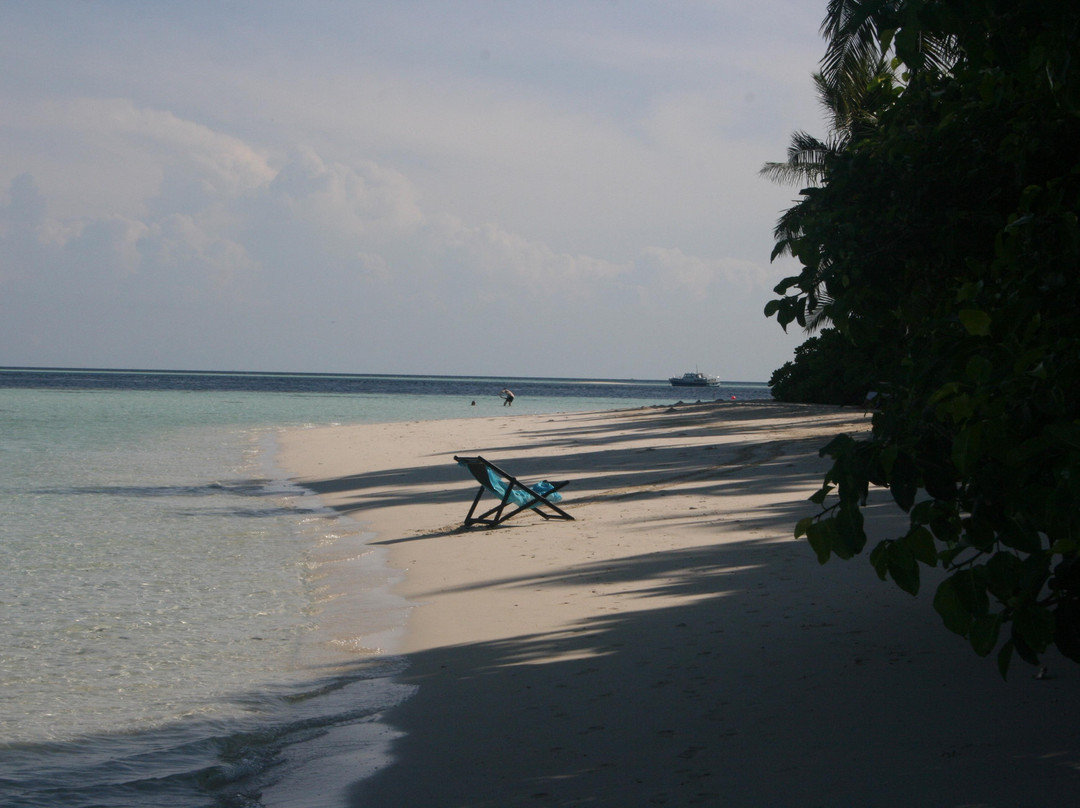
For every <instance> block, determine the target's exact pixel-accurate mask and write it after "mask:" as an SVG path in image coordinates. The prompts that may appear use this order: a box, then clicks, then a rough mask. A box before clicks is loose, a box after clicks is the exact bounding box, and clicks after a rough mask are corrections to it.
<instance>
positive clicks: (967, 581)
mask: <svg viewBox="0 0 1080 808" xmlns="http://www.w3.org/2000/svg"><path fill="white" fill-rule="evenodd" d="M853 4H854V5H858V6H859V9H860V11H861V12H862V13H863V15H864V17H865V18H866V19H868V20H870V22H871V25H870V28H872V30H873V32H874V35H875V36H876V37H878V39H879V41H880V42H881V44H882V45H890V44H891V45H893V46H894V47H895V50H896V55H897V59H898V64H900V65H903V66H904V67H905V68H906V69H907V70H908V73H907V74H906V75H905V80H906V84H905V85H903V86H902V87H901V86H898V88H897V89H896V90H895V92H893V93H892V95H891V98H890V99H889V100H888V101H887V102H885V103H882V104H881V106H880V108H878V109H875V110H873V113H874V115H873V117H874V120H875V126H874V127H872V128H870V129H868V130H867V131H864V132H862V133H861V134H860V136H859V137H858V138H855V139H853V140H852V141H851V142H850V143H848V144H847V145H846V146H845V148H844V149H843V150H841V151H839V152H837V153H836V154H834V155H831V156H830V158H829V162H828V165H827V166H826V168H825V171H824V174H823V180H822V182H821V184H820V186H819V187H815V188H810V189H807V190H805V191H804V192H803V193H802V197H801V199H800V201H799V202H798V203H797V205H796V206H795V208H793V209H792V211H789V212H788V214H785V215H786V216H788V217H791V216H792V214H793V211H794V212H795V214H797V216H796V219H797V221H798V225H799V226H798V228H796V229H792V230H791V232H792V233H794V236H793V237H792V238H791V239H789V242H788V243H787V244H785V245H784V247H785V249H789V250H790V251H791V253H792V254H793V255H794V256H795V257H796V258H797V259H798V260H799V261H800V263H801V264H802V267H803V269H802V272H801V273H800V275H798V276H795V277H791V278H787V279H785V280H784V281H783V282H781V283H780V284H779V285H778V286H777V288H776V292H777V294H778V295H780V296H781V297H780V298H778V299H777V300H774V301H772V302H770V304H769V306H768V307H767V308H766V312H767V314H770V315H776V316H777V318H778V320H779V321H780V323H781V324H782V325H785V326H786V325H787V324H789V323H791V322H799V323H802V322H804V321H805V320H806V319H807V318H808V317H809V316H812V315H815V314H817V313H818V312H816V309H819V308H820V307H821V306H822V303H821V301H823V300H824V301H826V304H825V305H826V307H827V315H828V317H829V319H830V320H831V321H832V323H833V324H834V326H835V327H836V329H837V331H838V332H839V334H841V335H843V336H844V337H845V338H846V339H847V340H848V342H849V343H850V345H851V346H862V348H863V350H864V351H865V349H866V346H869V345H874V346H877V350H876V351H874V352H873V357H874V365H875V367H874V372H875V373H876V374H877V378H878V379H879V380H880V382H881V383H882V384H883V385H885V386H886V387H887V389H888V392H889V396H888V398H887V399H886V401H885V403H884V406H883V407H882V408H881V410H880V411H878V412H877V413H876V414H875V416H874V420H873V436H872V438H871V439H870V440H867V441H857V440H853V439H851V438H849V437H846V436H841V437H839V438H837V439H836V440H834V441H833V442H832V443H830V444H829V446H827V447H826V448H825V449H824V450H823V454H827V455H828V456H830V457H831V458H832V459H833V466H832V468H831V470H830V471H829V473H828V475H827V476H826V480H825V484H824V485H823V487H822V489H821V491H820V492H819V493H818V494H817V495H816V496H815V501H817V502H818V503H819V504H820V505H821V506H822V512H821V513H820V514H819V515H818V516H816V517H813V518H809V519H805V520H803V521H802V522H800V524H799V525H798V527H797V528H796V532H797V535H800V536H801V535H805V536H807V538H808V539H809V541H810V543H811V545H812V546H813V548H814V550H815V551H816V552H817V554H818V557H819V559H821V560H822V561H823V562H824V561H825V560H827V559H828V558H829V557H830V556H832V555H837V556H839V557H841V558H850V557H852V556H853V555H855V554H857V553H859V552H860V551H862V550H863V548H864V546H865V543H866V536H865V533H864V531H863V528H862V513H861V507H862V505H863V504H865V497H866V494H867V491H868V488H869V486H870V485H871V484H873V485H884V486H887V487H888V488H889V489H890V491H891V493H892V495H893V499H894V500H895V502H896V505H897V506H898V507H900V508H901V509H902V510H904V511H905V512H906V513H908V514H909V515H910V525H909V529H908V530H907V532H906V533H905V534H904V535H902V536H898V537H896V538H894V539H889V540H886V541H883V542H881V543H880V544H878V545H877V546H876V547H875V548H874V549H873V551H872V552H871V554H870V561H871V562H872V564H873V566H874V568H875V570H876V571H877V573H878V574H879V575H880V576H881V577H882V578H883V579H884V578H892V580H893V581H894V582H895V583H896V584H898V585H899V586H900V587H901V588H903V589H905V590H907V591H909V592H912V593H915V592H917V591H918V589H919V581H920V576H919V568H920V565H923V564H925V565H929V566H936V565H938V564H942V565H944V567H945V568H946V570H947V571H948V577H947V578H946V579H945V581H944V583H942V584H941V585H940V587H939V588H938V590H937V594H936V596H935V599H934V605H935V607H936V608H937V610H938V611H939V613H940V614H941V616H942V618H943V620H944V622H945V625H946V626H947V627H948V628H950V629H951V630H953V631H955V632H957V633H958V634H961V635H963V636H964V637H966V638H967V639H968V640H969V641H970V643H971V645H972V646H973V648H974V649H975V651H976V652H978V653H980V654H989V653H991V652H992V651H994V650H995V649H997V651H998V663H999V666H1000V668H1001V671H1002V673H1003V674H1004V673H1005V672H1006V671H1007V669H1008V666H1009V663H1010V660H1011V658H1012V656H1013V654H1014V653H1015V654H1018V655H1019V656H1020V657H1021V658H1023V659H1024V660H1026V661H1028V662H1031V663H1035V662H1037V661H1038V659H1039V655H1040V654H1041V653H1042V652H1044V651H1045V650H1046V649H1047V648H1048V647H1049V646H1050V645H1056V646H1057V647H1058V649H1059V650H1060V651H1061V652H1062V653H1064V654H1065V655H1066V656H1068V657H1070V658H1072V659H1074V660H1077V661H1080V552H1078V549H1080V405H1078V396H1080V318H1078V312H1080V308H1078V306H1080V282H1078V281H1080V227H1078V220H1077V212H1078V210H1080V157H1078V151H1077V144H1078V143H1080V76H1078V75H1077V70H1078V69H1080V60H1077V58H1076V57H1077V56H1078V55H1080V54H1078V53H1077V45H1076V43H1077V41H1078V35H1080V7H1077V6H1076V5H1075V4H1071V3H1060V2H1049V0H1032V2H1025V3H1016V2H1007V0H978V1H977V0H907V2H905V1H904V0H889V2H878V3H875V2H860V3H853ZM845 5H851V4H850V3H849V4H845V3H843V2H839V0H837V2H834V3H833V4H831V5H830V11H832V10H833V7H834V6H836V7H843V6H845ZM928 42H933V43H938V45H939V46H940V47H938V48H937V49H936V50H935V53H938V54H951V57H952V59H953V61H952V62H949V63H947V64H944V65H943V64H941V63H940V60H938V61H936V62H935V63H934V64H932V65H931V64H928V63H927V60H926V58H925V53H926V43H928ZM942 58H944V56H943V57H942ZM836 357H837V360H836V361H840V362H847V361H851V359H850V358H849V357H847V356H846V355H845V354H843V351H842V349H839V348H837V349H836ZM819 361H823V362H826V363H827V360H819ZM796 364H797V363H796ZM774 378H775V377H774Z"/></svg>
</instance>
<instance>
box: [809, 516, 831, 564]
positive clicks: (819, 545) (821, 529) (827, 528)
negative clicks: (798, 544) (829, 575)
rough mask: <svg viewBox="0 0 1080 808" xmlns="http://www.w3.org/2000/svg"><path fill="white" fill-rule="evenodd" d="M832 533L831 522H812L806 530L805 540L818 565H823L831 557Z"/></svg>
mask: <svg viewBox="0 0 1080 808" xmlns="http://www.w3.org/2000/svg"><path fill="white" fill-rule="evenodd" d="M832 532H833V530H832V521H831V520H826V521H821V522H814V523H813V524H812V525H809V526H808V527H807V528H806V538H807V540H808V541H809V542H810V546H811V547H812V548H813V550H814V553H815V554H817V560H818V563H819V564H824V563H825V562H826V561H828V560H829V556H830V555H832Z"/></svg>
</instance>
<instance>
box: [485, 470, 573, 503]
mask: <svg viewBox="0 0 1080 808" xmlns="http://www.w3.org/2000/svg"><path fill="white" fill-rule="evenodd" d="M487 474H488V480H490V481H491V490H492V491H495V492H496V493H497V494H498V495H499V496H500V497H504V496H506V481H505V480H503V478H502V477H500V476H499V475H498V474H497V473H496V472H494V471H492V470H491V469H488V470H487ZM529 487H530V488H531V489H532V490H533V493H534V494H538V495H540V496H542V497H544V498H546V499H547V500H548V501H550V502H558V501H559V500H561V499H562V494H560V493H559V492H558V491H553V490H552V489H553V488H554V487H555V486H553V485H552V484H551V483H549V482H548V481H547V480H542V481H541V482H538V483H536V485H531V486H529ZM531 499H532V497H530V496H529V495H528V494H527V493H525V492H524V491H522V490H521V489H520V488H515V489H514V490H513V491H511V492H510V502H514V503H516V504H518V505H525V504H526V503H528V502H529V500H531ZM533 504H536V503H533Z"/></svg>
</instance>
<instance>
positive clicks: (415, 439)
mask: <svg viewBox="0 0 1080 808" xmlns="http://www.w3.org/2000/svg"><path fill="white" fill-rule="evenodd" d="M867 428H868V419H867V418H866V417H865V416H864V415H863V414H862V413H861V412H858V411H856V410H851V409H841V408H827V407H806V406H794V405H784V404H779V403H774V402H749V403H741V402H719V403H710V404H696V405H693V404H690V405H681V406H676V407H670V408H650V409H643V410H633V411H623V412H613V413H598V414H597V413H593V414H589V413H583V414H568V415H545V416H531V415H530V416H513V415H505V416H499V417H491V418H473V419H466V420H454V421H428V422H412V423H397V424H379V425H358V426H341V427H328V428H318V429H308V430H298V431H293V432H289V433H287V434H285V435H284V436H283V437H282V440H281V458H280V463H281V465H282V466H283V467H284V468H285V469H287V470H288V472H289V473H290V474H291V475H293V479H294V480H295V481H296V482H298V483H300V484H302V485H304V486H305V487H308V488H310V489H312V490H314V491H315V492H317V493H318V494H319V495H320V497H321V498H322V500H323V501H324V502H325V503H326V504H328V505H330V506H331V507H333V508H334V509H336V510H338V511H339V512H340V513H341V514H343V515H347V516H349V517H352V518H355V519H358V520H361V521H362V522H363V523H364V524H365V525H366V526H368V527H369V528H370V529H371V530H372V531H374V533H375V536H376V537H375V539H374V540H373V543H375V544H378V545H379V546H382V547H386V548H388V551H389V562H390V564H391V565H392V566H393V567H395V568H397V569H400V570H402V571H403V579H402V582H401V584H400V585H399V587H398V590H397V591H398V593H399V594H401V595H402V596H404V597H405V598H407V599H408V600H409V601H410V602H412V603H413V604H415V605H414V607H413V608H412V610H411V613H410V617H409V622H408V625H407V629H406V632H405V635H404V637H403V639H402V641H401V647H399V648H393V649H387V650H389V651H393V652H399V653H402V654H404V655H406V656H407V657H408V660H409V668H408V670H407V672H406V674H405V676H404V678H405V680H406V681H407V682H409V683H410V684H413V685H416V686H417V691H416V694H415V695H414V696H413V697H412V698H410V699H409V700H408V701H406V702H404V703H403V704H402V705H400V706H399V707H397V708H395V709H393V710H392V711H390V712H388V713H387V714H386V715H385V716H384V720H385V721H386V722H387V723H388V724H389V725H391V726H393V727H394V728H396V729H398V730H400V731H402V733H403V734H402V735H401V736H400V738H399V739H398V740H396V741H395V743H394V748H393V755H394V759H395V761H394V763H393V764H392V765H390V766H389V767H387V768H385V769H383V770H382V771H381V772H380V773H378V774H377V775H375V776H374V777H373V778H370V779H368V780H364V781H361V782H358V783H356V784H355V785H354V786H353V787H352V788H351V789H350V793H349V794H348V795H347V802H348V804H350V805H352V806H356V808H402V807H403V806H409V807H410V808H414V807H415V808H428V807H430V808H465V807H466V806H469V807H470V808H479V807H480V806H484V807H485V808H486V807H488V806H490V807H491V808H496V807H498V808H506V807H507V806H524V805H528V806H620V807H625V806H653V805H666V806H688V805H723V806H836V807H837V808H839V807H840V806H905V807H907V806H1000V807H1001V808H1005V807H1006V806H1009V807H1010V808H1015V807H1016V806H1060V805H1062V804H1072V801H1073V800H1074V799H1075V798H1076V795H1077V794H1078V793H1080V687H1078V685H1080V668H1078V667H1077V666H1076V665H1074V664H1072V663H1067V662H1064V661H1062V660H1061V659H1060V658H1059V657H1056V656H1054V655H1048V657H1047V659H1046V664H1047V666H1048V673H1049V675H1048V676H1047V677H1045V678H1039V679H1036V678H1034V676H1033V674H1034V673H1035V671H1034V670H1033V669H1032V668H1030V667H1029V666H1027V665H1025V664H1024V663H1022V662H1019V661H1017V662H1015V663H1014V666H1013V670H1012V672H1011V674H1010V677H1009V680H1008V681H1007V682H1006V681H1002V679H1001V677H1000V676H999V674H998V673H997V669H996V665H995V663H994V662H993V660H992V659H980V658H978V657H976V656H975V655H974V654H973V653H972V652H971V650H970V648H968V647H967V646H966V644H965V643H964V641H963V640H961V639H960V638H958V637H956V636H954V635H952V634H950V633H949V632H947V631H946V630H945V629H944V627H943V626H942V625H941V622H940V620H939V618H938V617H937V615H936V614H935V613H934V611H933V608H932V605H931V600H932V596H933V588H934V579H933V576H932V575H931V576H925V577H924V584H923V592H922V593H921V594H920V595H919V596H918V597H916V598H912V597H911V596H909V595H907V594H905V593H903V592H901V591H900V590H899V589H898V588H897V587H896V586H895V585H894V584H892V583H891V582H888V583H883V582H881V581H879V580H878V579H877V577H876V576H875V575H874V573H873V571H872V569H871V568H870V565H869V562H868V560H867V558H866V557H865V556H864V557H862V558H856V559H855V560H853V561H851V562H840V561H833V562H830V563H829V564H827V565H824V566H821V565H819V564H818V563H817V560H816V558H815V557H814V554H813V552H812V551H811V550H810V548H809V546H808V545H807V544H806V543H805V542H803V541H796V540H795V539H794V538H793V537H792V529H793V526H794V524H795V522H796V521H797V520H798V519H799V518H800V517H801V516H805V515H809V514H811V513H813V512H814V506H813V505H811V504H810V503H809V502H807V497H808V496H809V495H810V494H811V493H813V492H814V491H815V490H816V489H817V487H818V485H819V483H820V480H821V476H822V474H823V472H824V470H825V468H826V467H827V461H825V460H822V459H821V458H819V457H818V449H819V448H820V447H821V446H822V445H823V444H824V443H825V442H826V441H827V439H828V438H829V437H830V436H832V435H834V434H837V433H839V432H842V431H848V432H857V431H861V430H865V429H867ZM455 454H480V455H483V456H485V457H487V458H488V459H490V460H492V461H493V462H495V463H498V464H499V465H500V466H502V467H503V468H505V469H507V470H508V471H510V472H511V473H513V474H515V475H517V476H518V477H521V478H523V479H525V480H527V481H530V482H533V481H536V480H539V479H544V478H547V479H552V480H569V481H570V482H569V485H568V486H567V487H566V488H565V489H564V491H563V493H564V500H563V503H562V504H563V506H564V507H565V508H566V510H567V511H568V512H569V513H571V514H572V515H573V516H574V517H575V521H569V522H568V521H544V520H542V519H540V518H539V517H537V516H535V515H534V514H522V515H519V516H517V517H515V518H514V519H512V520H510V521H509V522H507V523H505V524H504V525H503V526H500V527H498V528H495V529H490V530H489V529H475V528H474V529H471V530H463V529H461V523H462V520H463V518H464V516H465V514H466V512H467V511H468V508H469V505H470V504H471V502H472V498H473V495H474V492H475V490H476V488H477V486H476V483H475V482H473V481H472V479H471V478H470V477H469V476H468V475H467V474H466V473H465V472H464V471H463V470H462V469H461V468H460V467H458V466H457V464H455V463H454V461H453V455H455ZM868 519H869V524H870V530H871V541H873V540H874V536H875V535H876V536H878V537H885V536H887V535H889V532H890V531H894V532H898V531H899V530H900V529H901V527H900V526H902V524H903V518H902V515H900V514H898V512H897V511H896V510H895V509H894V508H892V507H890V506H889V504H888V497H887V496H885V497H880V498H879V501H878V504H874V505H872V507H871V508H870V509H869V512H868Z"/></svg>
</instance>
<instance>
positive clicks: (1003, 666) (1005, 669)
mask: <svg viewBox="0 0 1080 808" xmlns="http://www.w3.org/2000/svg"><path fill="white" fill-rule="evenodd" d="M1012 654H1013V641H1012V640H1008V641H1006V643H1005V644H1004V645H1003V646H1001V650H1000V651H998V655H997V663H998V672H999V673H1000V674H1001V678H1002V679H1008V678H1009V663H1010V662H1012Z"/></svg>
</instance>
